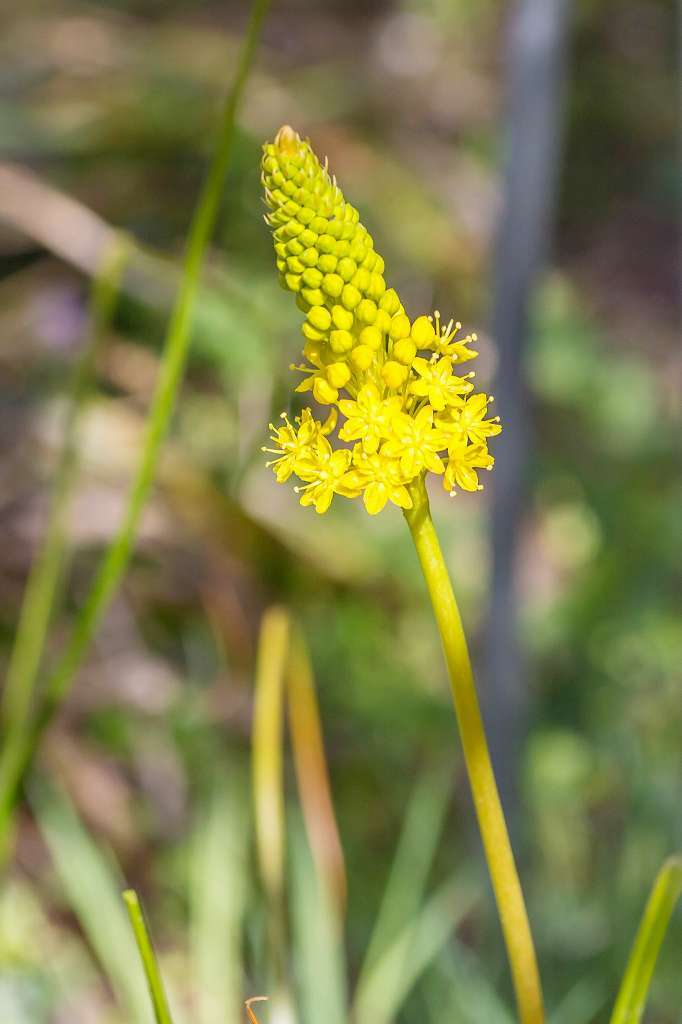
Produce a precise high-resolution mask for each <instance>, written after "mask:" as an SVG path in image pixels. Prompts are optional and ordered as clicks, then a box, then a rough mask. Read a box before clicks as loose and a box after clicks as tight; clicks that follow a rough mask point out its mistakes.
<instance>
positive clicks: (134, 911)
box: [123, 889, 173, 1024]
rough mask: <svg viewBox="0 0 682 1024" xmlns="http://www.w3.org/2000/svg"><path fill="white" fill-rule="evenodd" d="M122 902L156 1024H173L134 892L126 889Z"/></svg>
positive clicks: (145, 925) (142, 915) (138, 902)
mask: <svg viewBox="0 0 682 1024" xmlns="http://www.w3.org/2000/svg"><path fill="white" fill-rule="evenodd" d="M123 901H124V903H125V905H126V910H127V911H128V917H129V918H130V923H131V925H132V928H133V932H134V933H135V941H136V942H137V948H138V950H139V952H140V959H141V960H142V966H143V967H144V973H145V976H146V978H147V985H148V987H149V995H150V997H151V1001H152V1006H153V1007H154V1016H155V1018H156V1024H173V1018H172V1017H171V1013H170V1009H169V1007H168V999H167V998H166V991H165V989H164V987H163V981H162V980H161V972H160V971H159V966H158V964H157V962H156V957H155V955H154V948H153V946H152V942H151V939H150V937H149V930H148V928H147V924H146V922H145V919H144V914H143V913H142V907H141V906H140V901H139V899H138V897H137V893H136V892H135V890H134V889H126V891H125V892H124V893H123Z"/></svg>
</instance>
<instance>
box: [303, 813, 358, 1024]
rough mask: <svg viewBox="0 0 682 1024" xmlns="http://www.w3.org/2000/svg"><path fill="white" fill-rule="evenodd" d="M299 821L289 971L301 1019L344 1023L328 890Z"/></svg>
mask: <svg viewBox="0 0 682 1024" xmlns="http://www.w3.org/2000/svg"><path fill="white" fill-rule="evenodd" d="M311 854H312V851H311V850H310V848H309V846H308V843H307V842H306V835H305V833H304V829H303V827H302V824H301V823H300V821H299V820H298V816H296V819H295V826H294V828H292V848H291V857H290V864H291V879H292V902H291V908H292V925H293V932H294V940H295V941H294V950H295V966H296V970H295V975H296V982H297V995H298V1003H299V1006H300V1018H299V1019H300V1021H301V1024H319V1021H320V1019H321V1018H323V1019H324V1021H325V1024H347V1021H348V1019H349V1018H348V994H347V987H346V957H345V951H344V945H343V934H342V925H341V920H340V918H339V916H338V913H337V908H336V907H335V906H334V904H333V895H334V894H333V893H332V892H330V891H329V889H328V888H327V886H326V885H325V883H324V879H323V878H322V877H320V875H319V874H318V873H317V871H316V870H315V865H314V863H313V861H312V858H311Z"/></svg>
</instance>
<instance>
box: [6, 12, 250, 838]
mask: <svg viewBox="0 0 682 1024" xmlns="http://www.w3.org/2000/svg"><path fill="white" fill-rule="evenodd" d="M269 3H270V0H254V3H253V6H252V9H251V18H250V22H249V27H248V29H247V34H246V38H245V40H244V44H243V46H242V50H241V54H240V57H239V62H238V66H237V71H236V74H235V78H234V82H233V85H232V88H231V90H230V94H229V96H228V99H227V102H226V104H225V109H224V113H223V117H222V123H221V128H220V135H219V140H218V146H217V149H216V152H215V155H214V157H213V160H212V162H211V165H210V167H209V171H208V175H207V177H206V181H205V183H204V186H203V189H202V192H201V195H200V197H199V201H198V203H197V207H196V210H195V213H194V216H193V218H192V224H191V226H190V231H189V238H188V242H187V249H186V254H185V261H184V269H183V277H182V282H181V285H180V291H179V294H178V297H177V300H176V302H175V305H174V308H173V312H172V314H171V318H170V322H169V324H168V331H167V334H166V341H165V345H164V350H163V355H162V359H161V366H160V371H159V379H158V383H157V386H156V390H155V392H154V397H153V399H152V404H151V408H150V411H149V415H148V417H147V425H146V430H145V436H144V441H143V445H142V454H141V457H140V462H139V464H138V467H137V471H136V474H135V478H134V480H133V483H132V486H131V490H130V493H129V496H128V502H127V506H126V510H125V513H124V517H123V522H122V524H121V526H120V528H119V530H118V532H117V534H116V536H115V537H114V538H113V540H112V542H111V544H110V545H109V547H108V549H107V551H106V553H105V555H104V557H103V559H102V562H101V564H100V567H99V569H98V571H97V574H96V576H95V580H94V582H93V584H92V587H91V589H90V592H89V593H88V596H87V598H86V600H85V603H84V605H83V607H82V608H81V610H80V613H79V615H78V618H77V621H76V624H75V626H74V629H73V631H72V633H71V636H70V638H69V640H68V642H67V645H66V648H65V650H64V652H63V654H62V656H61V658H60V659H59V662H58V664H57V667H56V668H55V671H54V672H53V674H52V675H51V676H50V678H49V679H48V682H47V686H46V692H45V698H44V702H43V706H42V709H41V712H40V714H39V716H38V718H37V721H36V723H35V726H34V728H33V729H32V730H24V734H23V737H22V741H21V743H20V745H19V747H18V748H17V750H16V751H15V752H14V753H13V754H12V759H11V762H9V761H8V764H7V768H6V770H5V772H4V773H3V775H2V778H1V779H0V849H1V848H2V846H3V844H4V837H5V836H6V834H7V830H8V828H9V825H10V820H11V814H12V809H13V806H14V801H15V799H16V793H17V790H18V787H19V785H20V783H21V780H22V778H23V776H24V773H25V771H26V769H27V767H28V764H29V762H30V760H31V757H32V754H33V751H34V749H35V746H36V743H37V741H38V739H39V737H40V735H41V733H42V731H43V729H44V728H45V726H46V725H47V724H48V723H49V722H50V720H51V719H52V716H53V714H54V712H55V710H56V709H57V708H58V707H59V705H60V704H61V702H62V700H63V699H64V697H65V695H66V694H67V693H68V691H69V689H70V687H71V684H72V682H73V679H74V676H75V674H76V672H77V671H78V668H79V667H80V665H81V663H82V661H83V658H84V656H85V654H86V652H87V650H88V648H89V647H90V643H91V641H92V638H93V636H94V634H95V632H96V630H97V628H98V626H99V624H100V622H101V620H102V617H103V615H104V613H105V612H106V610H107V608H108V606H109V603H110V601H111V599H112V597H113V596H114V594H115V592H116V590H117V588H118V585H119V583H120V581H121V578H122V576H123V574H124V572H125V570H126V567H127V565H128V562H129V560H130V556H131V553H132V550H133V546H134V542H135V535H136V532H137V527H138V524H139V520H140V515H141V513H142V509H143V508H144V505H145V502H146V501H147V498H148V496H149V492H150V490H151V485H152V481H153V479H154V474H155V472H156V466H157V463H158V459H159V454H160V451H161V445H162V442H163V439H164V437H165V435H166V432H167V429H168V424H169V421H170V418H171V415H172V412H173V409H174V406H175V398H176V395H177V392H178V389H179V387H180V383H181V381H182V376H183V372H184V368H185V364H186V361H187V352H188V348H189V341H190V327H191V323H192V314H193V310H194V305H195V300H196V296H197V290H198V287H199V275H200V271H201V267H202V263H203V259H204V254H205V252H206V248H207V245H208V242H209V239H210V236H211V233H212V231H213V228H214V225H215V221H216V217H217V213H218V208H219V204H220V199H221V195H222V188H223V183H224V180H225V174H226V171H227V168H228V164H229V160H230V156H231V152H232V143H233V139H234V125H235V115H236V111H237V107H238V104H239V101H240V100H241V97H242V95H243V92H244V87H245V85H246V80H247V76H248V72H249V70H250V67H251V64H252V62H253V57H254V54H255V50H256V46H257V43H258V39H259V36H260V30H261V27H262V24H263V20H264V18H265V15H266V13H267V10H268V7H269Z"/></svg>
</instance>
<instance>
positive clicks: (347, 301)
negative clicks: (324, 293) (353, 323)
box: [341, 284, 362, 310]
mask: <svg viewBox="0 0 682 1024" xmlns="http://www.w3.org/2000/svg"><path fill="white" fill-rule="evenodd" d="M361 298H362V295H361V294H360V292H359V291H358V290H357V288H355V287H354V285H352V284H347V285H344V288H343V292H342V293H341V301H342V302H343V304H344V306H345V307H346V309H351V310H352V309H355V307H356V306H357V304H358V303H359V302H360V300H361Z"/></svg>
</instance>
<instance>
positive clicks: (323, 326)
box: [308, 306, 332, 331]
mask: <svg viewBox="0 0 682 1024" xmlns="http://www.w3.org/2000/svg"><path fill="white" fill-rule="evenodd" d="M331 322H332V317H331V313H330V312H329V310H328V309H325V308H324V306H313V307H312V309H310V310H309V311H308V323H309V324H312V325H313V327H317V329H318V330H319V331H327V330H329V327H330V326H331Z"/></svg>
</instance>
